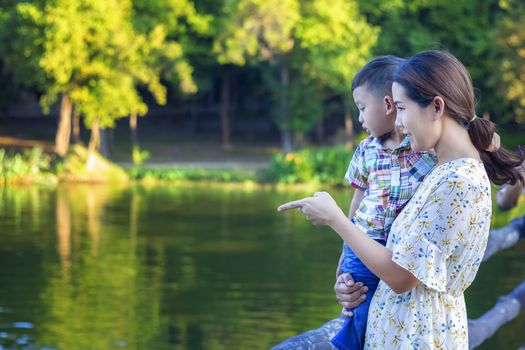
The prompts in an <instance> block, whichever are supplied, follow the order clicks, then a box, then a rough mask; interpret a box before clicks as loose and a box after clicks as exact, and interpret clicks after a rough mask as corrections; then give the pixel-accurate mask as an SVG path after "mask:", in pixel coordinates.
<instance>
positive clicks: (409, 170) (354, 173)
mask: <svg viewBox="0 0 525 350" xmlns="http://www.w3.org/2000/svg"><path fill="white" fill-rule="evenodd" d="M436 162H437V158H436V156H435V155H434V154H433V153H431V152H414V151H412V149H411V148H410V141H409V138H408V137H405V139H404V140H403V142H401V144H400V145H399V146H398V147H397V148H395V149H387V148H384V147H383V145H382V144H381V141H380V140H379V139H378V138H375V137H372V136H369V137H368V138H366V139H365V140H363V141H361V143H360V144H359V145H358V146H357V149H356V151H355V153H354V156H353V157H352V160H351V161H350V165H349V166H348V170H347V172H346V175H345V179H346V181H348V182H349V183H350V184H351V185H352V187H355V188H358V189H362V190H364V191H365V194H364V197H363V200H362V201H361V203H360V205H359V208H358V209H357V211H356V213H355V215H354V217H353V218H352V221H353V222H354V223H355V224H356V225H357V226H358V227H359V228H361V229H362V230H363V231H364V232H365V233H367V234H368V235H369V236H370V237H371V238H373V239H382V240H386V239H387V236H388V233H389V232H390V226H392V223H393V222H394V219H395V218H396V216H397V215H398V214H399V213H400V212H401V209H403V207H404V206H405V205H406V204H407V203H408V201H409V200H410V198H412V196H413V195H414V193H415V192H416V189H417V188H418V186H419V184H420V183H421V182H422V181H423V178H424V177H425V176H426V175H427V174H428V173H429V172H430V171H431V170H432V168H434V166H435V165H436Z"/></svg>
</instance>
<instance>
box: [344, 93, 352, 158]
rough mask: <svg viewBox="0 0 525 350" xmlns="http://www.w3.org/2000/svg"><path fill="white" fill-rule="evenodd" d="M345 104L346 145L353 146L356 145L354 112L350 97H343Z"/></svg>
mask: <svg viewBox="0 0 525 350" xmlns="http://www.w3.org/2000/svg"><path fill="white" fill-rule="evenodd" d="M343 105H344V109H345V131H346V147H348V148H352V147H353V146H354V121H353V119H352V113H351V112H350V102H349V101H348V98H346V97H343Z"/></svg>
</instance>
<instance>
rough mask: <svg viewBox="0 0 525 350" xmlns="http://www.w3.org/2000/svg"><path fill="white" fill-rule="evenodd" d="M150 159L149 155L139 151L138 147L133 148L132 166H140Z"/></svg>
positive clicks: (141, 150) (146, 152)
mask: <svg viewBox="0 0 525 350" xmlns="http://www.w3.org/2000/svg"><path fill="white" fill-rule="evenodd" d="M149 157H150V153H149V152H148V151H146V150H143V149H140V147H138V146H135V147H133V153H132V159H133V164H135V165H141V164H142V163H144V162H145V161H146V160H148V158H149Z"/></svg>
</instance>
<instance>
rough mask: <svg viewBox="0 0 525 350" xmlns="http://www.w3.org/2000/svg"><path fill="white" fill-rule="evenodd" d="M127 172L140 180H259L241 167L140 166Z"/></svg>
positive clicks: (131, 176) (250, 171) (252, 173)
mask: <svg viewBox="0 0 525 350" xmlns="http://www.w3.org/2000/svg"><path fill="white" fill-rule="evenodd" d="M127 172H128V175H129V176H130V178H131V179H134V180H140V181H163V182H164V181H165V182H177V181H207V182H255V181H256V180H257V177H256V175H255V172H254V171H252V170H241V169H202V168H178V169H177V168H172V169H150V168H140V167H139V168H130V169H128V170H127Z"/></svg>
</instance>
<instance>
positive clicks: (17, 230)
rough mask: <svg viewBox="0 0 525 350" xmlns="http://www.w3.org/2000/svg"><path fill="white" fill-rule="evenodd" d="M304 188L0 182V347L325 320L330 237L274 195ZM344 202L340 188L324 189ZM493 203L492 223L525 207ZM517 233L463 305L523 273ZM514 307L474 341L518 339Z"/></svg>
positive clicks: (334, 241)
mask: <svg viewBox="0 0 525 350" xmlns="http://www.w3.org/2000/svg"><path fill="white" fill-rule="evenodd" d="M308 194H309V193H300V192H276V191H264V190H254V191H243V190H221V189H204V188H203V189H195V188H193V189H178V188H174V187H126V188H115V187H104V186H69V187H61V188H59V189H57V190H48V189H39V188H36V187H23V188H10V189H0V349H39V350H43V349H47V350H52V349H60V350H77V349H78V350H89V349H97V350H98V349H100V350H106V349H212V350H213V349H267V348H269V347H271V346H273V345H275V344H277V343H279V342H280V341H282V340H284V339H285V338H287V337H289V336H292V335H295V334H298V333H301V332H304V331H306V330H309V329H313V328H316V327H318V326H320V325H321V324H323V323H324V322H326V321H328V320H330V319H332V318H335V317H336V316H337V314H338V312H339V311H340V307H339V306H338V304H337V303H336V301H335V297H334V295H333V291H332V287H333V282H334V274H335V267H336V262H337V260H338V257H339V253H340V248H341V242H340V241H339V239H338V237H337V236H336V235H335V234H334V233H332V232H330V231H329V230H328V229H327V228H318V227H313V226H311V225H310V224H309V223H307V222H306V221H305V220H304V219H303V218H302V216H301V215H298V214H297V213H288V214H278V213H277V212H276V210H275V209H276V207H277V206H278V205H279V204H281V203H283V202H285V201H288V200H292V199H296V198H299V197H302V196H305V195H308ZM335 196H336V199H337V201H338V202H339V203H340V204H341V205H342V206H344V207H347V205H348V203H349V199H350V196H351V193H350V192H349V191H339V192H337V193H335ZM524 209H525V203H521V205H520V207H519V208H517V209H514V210H513V211H511V212H510V213H504V214H503V213H496V214H495V225H503V224H504V223H505V222H506V221H507V220H509V219H510V218H511V217H513V216H516V215H518V214H519V213H523V212H525V210H524ZM524 257H525V242H520V243H519V244H518V245H517V246H515V247H514V248H512V249H510V250H508V251H506V252H502V253H499V254H498V255H497V256H495V257H493V258H492V259H491V260H490V261H488V262H487V263H484V264H483V265H482V267H481V269H480V272H479V274H478V277H477V279H476V281H475V283H474V285H473V286H471V288H469V289H468V291H467V294H466V298H467V306H468V311H469V317H471V318H475V317H478V316H480V315H481V314H483V312H485V311H486V310H488V309H489V308H490V307H492V306H493V305H494V303H495V302H496V300H497V298H498V296H499V295H502V294H506V293H508V292H509V291H511V290H512V289H513V288H514V287H515V286H516V285H517V284H518V283H519V282H521V281H522V280H524V279H525V259H524ZM524 324H525V313H524V312H522V313H521V315H520V316H519V317H518V318H517V319H515V320H514V321H512V322H511V323H509V324H508V325H506V326H505V327H504V328H502V329H501V330H500V331H499V332H498V333H497V335H496V336H495V337H494V338H492V339H491V340H490V341H488V342H487V343H486V344H485V345H484V346H482V347H481V348H480V349H493V348H508V349H516V348H518V347H519V346H520V345H522V344H524V343H525V331H524Z"/></svg>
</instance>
